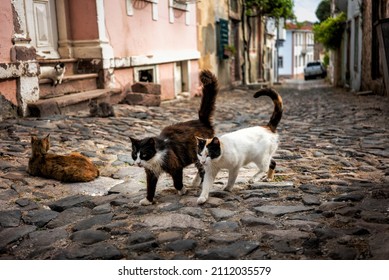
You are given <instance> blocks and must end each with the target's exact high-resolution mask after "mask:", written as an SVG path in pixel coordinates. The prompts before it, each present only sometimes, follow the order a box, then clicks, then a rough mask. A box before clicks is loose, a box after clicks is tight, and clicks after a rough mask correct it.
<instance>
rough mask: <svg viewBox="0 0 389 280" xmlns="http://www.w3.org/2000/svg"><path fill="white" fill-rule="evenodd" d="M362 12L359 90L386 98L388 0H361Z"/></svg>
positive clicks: (388, 90)
mask: <svg viewBox="0 0 389 280" xmlns="http://www.w3.org/2000/svg"><path fill="white" fill-rule="evenodd" d="M361 10H362V40H363V44H362V54H361V90H362V91H372V92H373V93H376V94H379V95H387V96H389V45H388V43H387V42H388V41H389V0H376V1H369V0H363V1H362V9H361ZM385 42H386V43H385Z"/></svg>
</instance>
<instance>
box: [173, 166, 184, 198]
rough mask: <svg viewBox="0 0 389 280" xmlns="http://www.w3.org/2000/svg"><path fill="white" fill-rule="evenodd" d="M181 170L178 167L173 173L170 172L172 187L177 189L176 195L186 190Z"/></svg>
mask: <svg viewBox="0 0 389 280" xmlns="http://www.w3.org/2000/svg"><path fill="white" fill-rule="evenodd" d="M182 172H183V170H182V168H181V169H179V170H176V171H175V172H174V173H173V174H172V177H173V184H174V188H175V189H176V190H177V191H178V195H184V194H186V192H187V190H186V188H185V186H184V183H183V181H182V180H183V174H182Z"/></svg>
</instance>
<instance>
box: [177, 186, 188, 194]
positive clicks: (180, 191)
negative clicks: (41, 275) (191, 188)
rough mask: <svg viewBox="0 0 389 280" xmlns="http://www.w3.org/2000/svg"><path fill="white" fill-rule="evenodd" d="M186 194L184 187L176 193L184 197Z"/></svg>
mask: <svg viewBox="0 0 389 280" xmlns="http://www.w3.org/2000/svg"><path fill="white" fill-rule="evenodd" d="M187 192H188V191H187V189H186V188H185V187H182V189H181V190H179V191H178V195H184V194H186V193H187Z"/></svg>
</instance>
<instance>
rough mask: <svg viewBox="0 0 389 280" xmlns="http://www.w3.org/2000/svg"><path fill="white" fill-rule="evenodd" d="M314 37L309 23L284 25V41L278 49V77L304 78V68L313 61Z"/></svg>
mask: <svg viewBox="0 0 389 280" xmlns="http://www.w3.org/2000/svg"><path fill="white" fill-rule="evenodd" d="M314 45H315V44H314V35H313V31H312V24H311V23H304V25H303V26H297V25H296V24H293V23H287V24H286V39H285V42H284V43H283V46H281V47H280V48H279V56H278V61H279V75H280V77H284V78H302V77H304V67H305V65H306V64H307V63H308V62H311V61H314V60H315V57H314Z"/></svg>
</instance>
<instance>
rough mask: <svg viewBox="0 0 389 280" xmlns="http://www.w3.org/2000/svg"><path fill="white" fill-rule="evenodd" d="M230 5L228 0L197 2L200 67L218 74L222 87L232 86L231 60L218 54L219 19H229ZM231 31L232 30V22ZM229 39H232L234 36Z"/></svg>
mask: <svg viewBox="0 0 389 280" xmlns="http://www.w3.org/2000/svg"><path fill="white" fill-rule="evenodd" d="M228 5H229V3H228V0H223V1H200V2H198V3H197V20H198V30H197V37H198V45H199V51H200V53H201V58H200V61H199V66H200V69H209V70H211V71H213V72H214V73H215V74H216V75H217V77H218V79H219V85H220V88H227V87H230V86H231V83H232V80H231V72H230V67H231V61H230V60H226V59H219V57H218V56H217V21H218V20H219V19H225V20H229V14H228ZM229 31H231V24H230V25H229ZM230 33H231V32H230ZM229 39H230V41H231V39H232V38H229Z"/></svg>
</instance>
